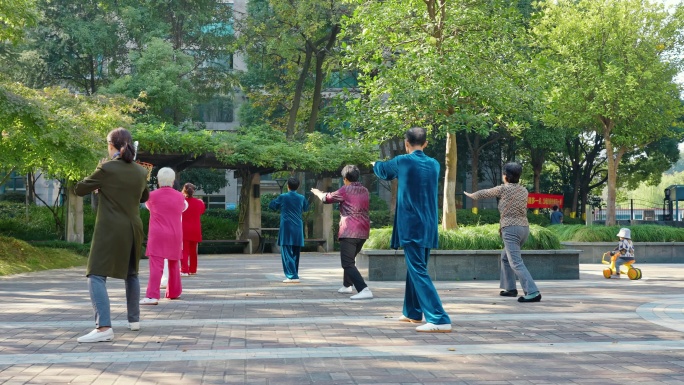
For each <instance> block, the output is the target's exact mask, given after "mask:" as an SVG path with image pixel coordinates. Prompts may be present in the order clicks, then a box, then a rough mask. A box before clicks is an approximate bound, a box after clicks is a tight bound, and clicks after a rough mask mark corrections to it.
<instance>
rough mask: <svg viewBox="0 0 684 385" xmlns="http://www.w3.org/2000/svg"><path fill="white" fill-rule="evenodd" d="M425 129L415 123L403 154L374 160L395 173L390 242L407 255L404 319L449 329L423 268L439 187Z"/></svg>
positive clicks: (381, 170)
mask: <svg viewBox="0 0 684 385" xmlns="http://www.w3.org/2000/svg"><path fill="white" fill-rule="evenodd" d="M426 136H427V133H426V131H425V129H424V128H421V127H413V128H411V129H409V130H408V131H406V134H405V135H404V138H405V140H404V146H405V147H406V153H407V154H406V155H400V156H397V157H395V158H393V159H390V160H388V161H386V162H373V172H374V173H375V175H377V177H378V178H380V179H384V180H393V179H395V178H396V179H397V181H398V190H397V204H396V210H395V215H394V227H393V229H392V239H391V242H390V246H391V247H392V248H393V249H398V248H399V247H403V248H404V256H405V259H406V268H407V274H406V290H405V292H404V309H403V315H402V316H401V317H400V318H399V320H400V321H402V322H411V323H419V322H421V320H422V319H423V315H425V321H426V322H427V323H426V324H424V325H421V326H418V327H417V328H416V331H419V332H428V333H449V332H451V319H450V318H449V315H448V314H447V313H446V312H445V311H444V307H443V306H442V301H441V300H440V298H439V295H438V294H437V289H435V286H434V285H433V284H432V280H431V279H430V276H429V275H428V272H427V263H428V258H429V257H430V249H434V248H436V247H437V242H438V232H437V231H438V230H437V226H438V222H437V188H438V185H439V163H438V162H437V161H436V160H434V159H432V158H430V157H428V156H427V155H425V153H424V152H423V149H424V148H425V147H426V146H427V140H426Z"/></svg>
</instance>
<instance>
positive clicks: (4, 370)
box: [0, 253, 684, 385]
mask: <svg viewBox="0 0 684 385" xmlns="http://www.w3.org/2000/svg"><path fill="white" fill-rule="evenodd" d="M602 267H603V266H602V265H582V266H581V279H580V280H572V281H539V282H538V285H539V287H540V289H541V290H542V293H543V296H544V298H543V300H542V302H541V303H532V304H520V303H518V302H517V301H515V299H514V298H503V297H499V296H498V291H499V289H498V282H495V281H468V282H436V286H437V288H438V290H439V293H440V296H441V298H442V301H443V302H444V304H445V309H446V310H447V311H448V312H449V314H450V315H451V318H452V321H453V327H454V332H453V333H450V334H426V333H417V332H415V330H414V327H415V325H410V324H406V323H400V322H398V321H397V317H398V316H399V315H401V307H402V300H403V289H404V287H403V283H402V282H369V286H370V287H371V289H372V291H373V294H374V295H375V297H376V298H375V299H373V300H369V301H358V302H352V301H350V300H349V299H348V297H349V295H343V294H338V293H337V292H336V291H337V289H338V288H339V286H340V283H341V274H342V270H341V268H340V267H339V261H338V256H337V255H336V254H318V253H305V254H304V255H303V256H302V260H301V266H300V275H301V279H302V283H301V284H283V283H281V280H282V279H283V277H282V267H281V263H280V259H279V256H277V255H275V254H264V255H254V256H248V255H221V256H200V263H199V274H198V275H197V276H194V277H188V278H184V279H183V286H184V288H183V295H182V298H181V299H180V300H174V301H169V300H161V301H160V304H159V305H158V306H146V307H143V308H142V314H141V316H142V320H141V325H142V330H141V331H139V332H132V331H129V330H128V329H127V328H126V314H125V312H126V310H125V302H124V301H125V300H124V289H123V281H120V280H110V282H109V283H108V289H109V293H110V297H111V301H112V317H113V328H114V331H115V340H114V342H112V343H98V344H78V343H77V342H76V338H77V337H78V336H80V335H82V334H84V333H86V332H88V331H90V330H91V329H92V328H93V322H92V320H91V318H92V316H91V312H92V310H91V307H90V301H89V298H88V292H87V286H86V280H85V277H84V276H83V273H84V268H75V269H65V270H55V271H50V272H39V273H31V274H22V275H16V276H11V277H4V278H2V277H0V384H6V385H9V384H164V385H165V384H473V385H474V384H488V385H494V384H515V385H523V384H628V383H639V384H684V296H682V293H684V282H682V280H681V277H682V276H684V265H641V266H640V267H641V268H642V270H643V275H644V278H643V279H642V280H640V281H629V280H628V279H622V280H619V281H616V280H606V279H604V278H603V277H602V276H601V269H602ZM141 283H142V284H143V285H146V283H147V262H146V261H143V263H142V265H141ZM143 293H144V288H143Z"/></svg>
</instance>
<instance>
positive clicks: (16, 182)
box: [2, 171, 26, 191]
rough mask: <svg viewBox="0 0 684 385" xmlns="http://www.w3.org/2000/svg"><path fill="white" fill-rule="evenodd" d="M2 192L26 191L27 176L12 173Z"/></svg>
mask: <svg viewBox="0 0 684 385" xmlns="http://www.w3.org/2000/svg"><path fill="white" fill-rule="evenodd" d="M2 191H26V175H22V174H17V172H16V171H12V174H10V177H9V179H7V182H5V184H4V185H2Z"/></svg>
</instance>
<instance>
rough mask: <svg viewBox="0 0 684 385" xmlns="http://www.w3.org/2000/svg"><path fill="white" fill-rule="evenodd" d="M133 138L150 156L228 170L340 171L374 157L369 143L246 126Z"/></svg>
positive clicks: (149, 132) (139, 131) (157, 129)
mask: <svg viewBox="0 0 684 385" xmlns="http://www.w3.org/2000/svg"><path fill="white" fill-rule="evenodd" d="M132 133H133V137H134V138H135V139H136V140H138V141H140V148H141V149H144V150H145V152H149V153H151V154H155V153H182V154H189V155H193V156H199V155H201V154H205V153H209V154H214V155H215V156H216V159H217V160H219V161H220V162H221V163H223V164H224V165H225V166H226V167H227V168H244V167H246V168H250V169H253V170H255V171H259V170H265V171H268V172H271V171H280V170H290V171H304V170H305V171H310V172H314V173H318V172H325V171H336V170H338V169H340V168H341V167H342V166H343V165H345V164H348V163H354V164H360V165H362V164H368V163H370V161H371V160H374V158H373V156H374V153H373V152H372V151H371V150H370V147H369V146H368V145H363V144H361V143H358V142H356V141H352V140H348V139H347V140H345V139H342V138H336V137H332V136H329V135H325V134H321V133H312V134H308V135H307V136H306V137H305V139H304V140H302V141H293V140H287V139H286V138H285V134H284V133H283V132H281V131H278V130H275V129H273V128H271V127H269V126H266V125H261V126H252V127H243V128H241V129H240V130H239V131H238V132H213V133H212V132H210V131H193V132H188V131H180V130H178V129H177V128H175V127H173V126H169V125H158V126H153V125H142V124H139V125H136V126H135V127H134V128H133V132H132Z"/></svg>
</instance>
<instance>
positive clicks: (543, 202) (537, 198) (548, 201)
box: [527, 193, 563, 209]
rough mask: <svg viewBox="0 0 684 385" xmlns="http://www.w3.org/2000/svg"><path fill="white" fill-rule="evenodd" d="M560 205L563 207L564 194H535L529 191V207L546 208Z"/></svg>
mask: <svg viewBox="0 0 684 385" xmlns="http://www.w3.org/2000/svg"><path fill="white" fill-rule="evenodd" d="M553 206H558V207H559V208H561V209H562V208H563V196H562V195H553V194H535V193H529V194H528V195H527V208H528V209H544V208H551V207H553Z"/></svg>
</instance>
